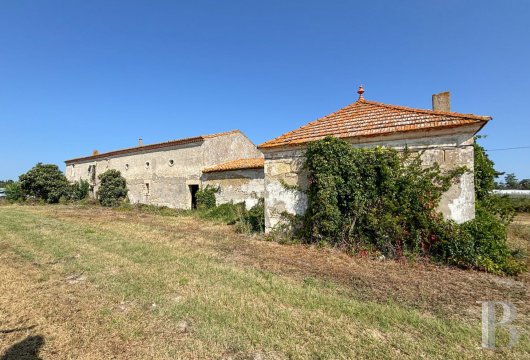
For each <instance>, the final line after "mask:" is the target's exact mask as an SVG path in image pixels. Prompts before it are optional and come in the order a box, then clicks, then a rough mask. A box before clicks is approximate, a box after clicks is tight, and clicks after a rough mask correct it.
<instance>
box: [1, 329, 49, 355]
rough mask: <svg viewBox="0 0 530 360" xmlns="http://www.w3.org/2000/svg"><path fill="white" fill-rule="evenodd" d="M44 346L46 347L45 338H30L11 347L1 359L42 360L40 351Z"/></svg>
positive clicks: (39, 336)
mask: <svg viewBox="0 0 530 360" xmlns="http://www.w3.org/2000/svg"><path fill="white" fill-rule="evenodd" d="M42 345H44V337H43V336H41V335H36V336H28V337H27V338H25V339H24V340H22V341H19V342H17V343H16V344H14V345H12V346H11V347H9V348H8V349H7V350H6V351H5V352H4V353H3V355H2V357H0V360H13V359H17V360H40V359H41V358H40V357H39V351H40V348H41V347H42Z"/></svg>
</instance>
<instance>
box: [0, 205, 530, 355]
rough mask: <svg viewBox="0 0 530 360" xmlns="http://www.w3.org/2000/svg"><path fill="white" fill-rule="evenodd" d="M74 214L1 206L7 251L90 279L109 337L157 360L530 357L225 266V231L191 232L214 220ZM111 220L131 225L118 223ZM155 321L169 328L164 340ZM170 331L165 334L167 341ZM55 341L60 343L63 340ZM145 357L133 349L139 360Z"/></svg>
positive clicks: (442, 322) (457, 329) (2, 244)
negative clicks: (168, 225) (215, 245)
mask: <svg viewBox="0 0 530 360" xmlns="http://www.w3.org/2000/svg"><path fill="white" fill-rule="evenodd" d="M68 211H70V212H75V211H76V210H75V209H70V210H68ZM68 211H66V215H65V214H64V213H58V212H57V211H55V209H54V207H17V206H3V207H0V248H1V249H2V252H3V253H4V254H9V255H8V256H9V257H10V258H12V259H15V260H16V261H17V262H19V263H22V264H25V266H31V264H35V263H37V264H39V271H40V272H41V273H42V275H41V277H40V279H41V280H40V281H43V282H46V281H50V282H51V281H53V280H54V279H65V281H68V279H73V282H75V279H86V280H85V281H86V282H87V283H88V284H89V285H90V286H92V287H94V289H95V290H94V291H95V292H96V294H100V295H98V296H101V299H102V301H103V303H104V306H102V308H101V309H97V310H96V309H95V310H94V311H98V316H99V317H100V318H101V319H103V320H108V319H112V321H111V322H105V324H106V325H105V326H102V327H101V329H98V330H100V331H103V332H104V331H109V333H111V332H112V333H115V332H116V331H118V332H119V333H120V336H121V337H122V339H123V340H124V341H129V340H131V339H132V340H134V341H133V342H134V344H136V345H135V346H138V347H145V348H149V349H151V350H150V351H151V355H153V356H156V355H157V354H158V355H161V354H164V356H166V355H167V356H174V357H190V356H193V357H196V358H223V357H226V358H228V357H233V358H234V357H235V358H238V357H239V358H245V357H252V356H254V355H252V354H261V356H262V357H265V358H292V359H304V358H327V359H336V358H396V357H397V358H407V357H411V358H421V357H423V358H484V357H491V358H495V357H498V356H499V355H502V356H505V357H508V358H509V357H512V358H520V357H521V355H526V354H528V351H529V350H528V344H526V345H524V342H520V345H519V347H518V348H516V349H512V350H501V351H500V352H499V351H497V352H485V351H483V350H481V349H480V348H479V345H480V339H481V335H480V324H479V323H478V322H477V323H476V324H469V323H464V322H459V321H456V320H449V319H444V318H437V317H434V316H432V315H429V314H422V313H421V312H419V311H415V310H413V309H409V308H404V307H402V306H400V305H398V304H395V303H388V304H378V303H376V302H370V301H359V300H356V299H354V298H352V297H351V296H349V295H348V292H347V291H344V289H343V288H341V286H339V285H336V284H333V283H330V282H327V281H321V280H318V279H311V278H308V279H305V280H304V281H300V280H299V279H294V278H290V277H284V276H278V275H276V274H273V273H270V272H267V271H262V270H258V269H252V268H250V269H249V268H248V267H239V266H237V264H234V263H227V262H224V261H222V259H220V258H219V257H218V256H216V254H215V253H214V251H213V250H212V247H209V246H203V245H202V244H205V243H207V242H210V241H215V240H216V237H217V238H218V237H222V236H227V232H225V231H220V232H216V231H215V226H218V225H215V226H212V228H211V229H209V228H208V225H205V227H206V229H200V228H196V229H195V231H191V230H193V229H191V230H190V227H192V228H193V227H194V226H195V227H198V226H201V225H203V224H204V223H203V222H200V221H198V220H196V219H193V218H178V217H177V218H172V219H171V221H175V222H180V223H179V225H180V224H182V233H179V232H178V231H174V232H171V233H168V232H166V231H162V230H159V229H156V228H153V227H151V226H148V225H146V224H143V223H140V222H135V221H134V217H133V216H130V215H128V214H120V213H117V212H112V211H96V212H94V213H93V214H90V213H89V216H86V218H79V217H71V218H70V217H69V216H68ZM109 216H111V217H112V216H116V217H117V218H118V217H119V221H114V222H109ZM103 217H104V218H105V219H103ZM234 236H236V235H234ZM23 268H24V267H21V269H23ZM47 279H48V280H47ZM72 286H76V284H73V285H72ZM55 290H56V289H54V288H53V287H50V288H49V289H48V291H50V292H53V291H55ZM56 296H57V297H61V296H64V294H62V293H60V292H57V294H56ZM6 310H7V311H9V309H6ZM120 311H126V312H127V314H129V315H128V316H122V313H121V312H120ZM56 321H57V320H56ZM65 321H66V319H65ZM69 321H72V320H71V319H69ZM74 321H75V320H74ZM149 324H151V325H152V324H156V325H157V326H159V327H163V328H165V329H166V331H165V332H164V334H163V335H160V334H159V333H157V332H153V331H152V328H153V327H152V326H150V325H149ZM183 326H184V329H183ZM143 329H146V330H143ZM147 329H149V331H147ZM92 330H96V329H92ZM173 333H174V335H175V336H174V338H172V334H173ZM182 333H185V336H184V337H183V336H182ZM83 335H84V334H83V333H82V332H81V333H79V334H75V335H73V336H78V337H83ZM159 336H164V337H165V341H164V342H163V343H160V342H159V341H158V337H159ZM172 339H173V341H172ZM500 340H501V341H506V339H505V338H502V337H501V339H500ZM153 344H156V346H155V347H153ZM46 346H48V347H53V346H54V344H53V340H51V341H50V342H49V343H48V344H47V345H46ZM92 346H95V347H97V346H98V344H97V343H96V344H92ZM133 350H134V349H129V350H127V349H123V351H124V354H126V353H127V351H131V353H130V354H129V355H130V357H135V355H134V354H136V353H135V352H134V351H133ZM86 351H87V354H89V353H90V349H86ZM138 356H139V355H138Z"/></svg>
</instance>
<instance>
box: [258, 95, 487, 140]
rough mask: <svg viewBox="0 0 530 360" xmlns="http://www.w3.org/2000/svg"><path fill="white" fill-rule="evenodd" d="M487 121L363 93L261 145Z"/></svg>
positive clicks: (351, 136)
mask: <svg viewBox="0 0 530 360" xmlns="http://www.w3.org/2000/svg"><path fill="white" fill-rule="evenodd" d="M488 120H491V117H489V116H477V115H472V114H460V113H455V112H444V111H433V110H421V109H414V108H409V107H405V106H398V105H387V104H383V103H378V102H375V101H368V100H364V99H363V98H362V93H361V96H360V98H359V100H357V101H356V102H354V103H353V104H350V105H348V106H346V107H344V108H342V109H340V110H338V111H336V112H334V113H332V114H329V115H327V116H324V117H323V118H320V119H317V120H315V121H313V122H310V123H309V124H306V125H304V126H302V127H300V128H298V129H296V130H293V131H290V132H288V133H285V134H283V135H281V136H279V137H277V138H275V139H273V140H270V141H267V142H265V143H263V144H261V145H259V146H258V148H260V149H266V148H273V147H279V146H295V145H300V144H305V143H308V142H311V141H316V140H319V139H322V138H324V137H326V136H328V135H331V136H335V137H339V138H354V137H370V136H381V135H391V134H393V133H397V132H408V131H418V130H428V129H438V128H451V127H458V126H464V125H470V124H482V125H484V124H485V123H486V122H487V121H488Z"/></svg>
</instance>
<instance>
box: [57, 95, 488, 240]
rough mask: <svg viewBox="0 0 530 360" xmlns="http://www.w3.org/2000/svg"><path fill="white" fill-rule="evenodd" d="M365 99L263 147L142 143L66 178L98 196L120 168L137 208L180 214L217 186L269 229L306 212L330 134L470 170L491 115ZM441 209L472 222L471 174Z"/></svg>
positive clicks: (238, 139) (208, 138)
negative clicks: (311, 175) (308, 167)
mask: <svg viewBox="0 0 530 360" xmlns="http://www.w3.org/2000/svg"><path fill="white" fill-rule="evenodd" d="M363 93H364V89H363V88H362V86H361V87H360V88H359V90H358V94H359V98H358V100H357V101H356V102H354V103H352V104H350V105H348V106H346V107H344V108H342V109H340V110H338V111H335V112H334V113H331V114H330V115H327V116H324V117H323V118H320V119H317V120H315V121H312V122H310V123H308V124H307V125H304V126H302V127H300V128H298V129H296V130H293V131H290V132H288V133H286V134H283V135H281V136H279V137H277V138H275V139H273V140H270V141H267V142H265V143H263V144H261V145H259V146H258V147H256V146H255V145H254V144H253V143H252V142H251V141H250V140H249V139H248V138H247V137H246V136H245V135H244V134H243V133H242V132H240V131H239V130H234V131H230V132H225V133H220V134H214V135H205V136H197V137H193V138H187V139H180V140H173V141H168V142H164V143H159V144H152V145H142V143H141V141H140V143H139V145H138V146H137V147H133V148H128V149H122V150H117V151H111V152H107V153H103V154H97V155H92V156H87V157H82V158H76V159H71V160H67V161H66V176H67V178H68V179H69V180H70V181H78V180H80V179H84V180H88V181H89V182H90V184H91V186H92V189H93V195H94V194H95V193H96V192H97V189H98V186H99V183H98V177H97V175H99V174H101V173H103V172H104V171H106V170H108V169H117V170H119V171H120V172H121V173H122V175H123V176H124V178H125V179H126V180H127V186H128V188H129V200H130V201H131V202H132V203H144V204H153V205H159V206H168V207H172V208H179V209H191V208H194V207H195V205H196V199H195V193H196V192H197V191H198V190H199V189H200V188H203V187H205V186H207V185H212V186H216V187H218V188H219V191H218V193H217V194H216V200H217V203H218V204H222V203H227V202H234V203H238V202H245V204H246V206H247V208H250V207H252V206H253V205H255V204H256V203H257V201H258V199H259V198H261V197H263V198H264V199H265V222H266V224H265V225H266V230H267V231H270V230H271V229H272V228H274V226H276V224H278V223H280V222H281V221H282V214H283V213H284V212H287V213H290V214H302V213H303V212H304V211H305V209H306V207H307V199H306V196H305V194H304V191H303V190H304V189H307V186H308V183H307V175H306V174H305V173H304V170H303V163H304V159H305V158H304V153H305V149H306V146H307V144H308V143H309V142H311V141H316V140H320V139H323V138H324V137H326V136H334V137H337V138H341V139H344V140H346V141H348V142H349V143H351V145H352V146H355V147H374V146H387V147H392V148H395V149H398V150H402V149H404V148H405V147H407V148H408V149H409V150H411V151H414V152H421V154H422V160H423V162H424V163H425V164H426V165H428V164H433V163H435V162H437V163H438V164H440V166H441V167H442V169H446V170H449V169H452V168H455V167H459V166H466V167H467V168H468V169H473V141H474V140H473V136H474V135H475V134H476V133H477V132H478V131H479V130H480V129H481V128H482V127H483V126H484V125H485V124H486V123H487V122H488V121H489V120H491V117H489V116H477V115H471V114H461V113H456V112H451V111H450V95H449V93H448V92H445V93H440V94H436V95H433V97H432V102H433V109H432V110H423V109H414V108H409V107H404V106H397V105H388V104H383V103H379V102H374V101H368V100H365V99H364V96H363ZM286 184H287V185H288V186H286ZM289 185H296V187H293V186H289ZM439 210H440V211H441V212H442V213H443V214H444V216H445V217H446V218H449V219H453V220H455V221H457V222H459V223H461V222H465V221H467V220H470V219H472V218H474V216H475V195H474V177H473V173H472V172H467V173H465V174H464V175H462V176H461V178H460V179H459V181H458V182H457V184H455V185H453V186H452V187H451V189H450V190H449V191H448V192H447V193H445V194H444V196H443V198H442V200H441V203H440V205H439Z"/></svg>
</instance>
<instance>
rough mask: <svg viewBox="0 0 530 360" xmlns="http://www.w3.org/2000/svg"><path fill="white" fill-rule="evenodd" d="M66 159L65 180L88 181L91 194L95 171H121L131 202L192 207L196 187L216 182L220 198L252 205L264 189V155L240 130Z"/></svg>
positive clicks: (96, 176) (95, 190)
mask: <svg viewBox="0 0 530 360" xmlns="http://www.w3.org/2000/svg"><path fill="white" fill-rule="evenodd" d="M234 160H237V161H234ZM65 163H66V177H67V178H68V180H69V181H72V182H73V181H79V180H81V179H83V180H87V181H88V182H89V183H90V185H91V188H92V195H93V196H94V195H95V193H96V192H97V190H98V187H99V179H98V175H99V174H101V173H103V172H105V171H107V170H109V169H116V170H119V171H120V172H121V174H122V176H123V177H124V178H125V180H126V181H127V188H128V189H129V193H128V196H129V200H130V201H131V203H142V204H153V205H158V206H168V207H171V208H177V209H192V208H194V207H195V205H196V199H195V194H196V192H197V190H199V188H200V187H201V186H206V185H208V184H211V185H215V186H220V189H219V192H218V194H217V196H218V199H217V200H218V202H219V203H220V202H222V201H230V200H233V201H235V202H242V201H245V202H246V203H247V206H248V207H251V206H253V205H254V204H255V203H256V202H257V201H258V199H259V198H260V197H263V191H264V186H263V181H264V180H263V154H262V153H261V152H260V151H259V150H257V149H256V145H254V144H253V143H252V142H251V141H250V140H249V139H248V138H247V137H246V136H245V135H244V134H243V133H242V132H241V131H239V130H234V131H229V132H225V133H220V134H213V135H204V136H197V137H192V138H186V139H180V140H173V141H168V142H164V143H159V144H152V145H143V144H142V143H141V140H140V142H139V144H138V146H136V147H132V148H128V149H122V150H117V151H111V152H107V153H102V154H97V155H92V156H87V157H82V158H77V159H71V160H66V161H65ZM203 170H204V172H203ZM260 171H261V174H259V172H260Z"/></svg>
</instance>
